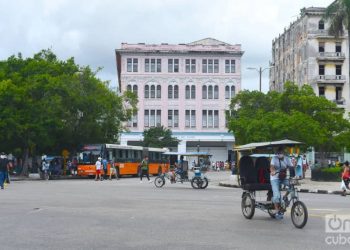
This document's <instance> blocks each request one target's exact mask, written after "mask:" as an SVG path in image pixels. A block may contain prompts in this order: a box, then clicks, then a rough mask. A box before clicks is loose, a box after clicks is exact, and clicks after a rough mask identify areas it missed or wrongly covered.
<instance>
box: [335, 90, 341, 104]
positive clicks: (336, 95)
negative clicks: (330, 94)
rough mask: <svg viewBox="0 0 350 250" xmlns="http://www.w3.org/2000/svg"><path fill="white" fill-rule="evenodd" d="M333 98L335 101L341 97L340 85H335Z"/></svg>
mask: <svg viewBox="0 0 350 250" xmlns="http://www.w3.org/2000/svg"><path fill="white" fill-rule="evenodd" d="M335 99H336V100H337V101H338V100H341V99H342V87H335Z"/></svg>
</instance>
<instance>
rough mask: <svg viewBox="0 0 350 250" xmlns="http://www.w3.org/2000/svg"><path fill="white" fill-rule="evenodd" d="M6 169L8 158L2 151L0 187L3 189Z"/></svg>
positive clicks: (0, 155) (0, 157)
mask: <svg viewBox="0 0 350 250" xmlns="http://www.w3.org/2000/svg"><path fill="white" fill-rule="evenodd" d="M7 169H8V160H7V157H6V154H5V153H4V152H2V153H1V154H0V187H1V189H4V183H5V178H6V172H7Z"/></svg>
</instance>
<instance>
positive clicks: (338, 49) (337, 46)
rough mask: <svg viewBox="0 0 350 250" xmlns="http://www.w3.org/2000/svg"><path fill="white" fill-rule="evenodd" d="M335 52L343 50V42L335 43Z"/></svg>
mask: <svg viewBox="0 0 350 250" xmlns="http://www.w3.org/2000/svg"><path fill="white" fill-rule="evenodd" d="M335 52H337V53H340V52H341V43H340V42H337V43H335Z"/></svg>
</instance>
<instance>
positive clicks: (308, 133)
mask: <svg viewBox="0 0 350 250" xmlns="http://www.w3.org/2000/svg"><path fill="white" fill-rule="evenodd" d="M230 111H231V112H230V113H231V117H228V118H229V125H228V127H229V130H230V131H232V132H233V133H234V135H235V138H236V143H237V144H245V143H250V142H258V141H270V140H280V139H284V138H289V139H294V140H299V141H302V142H304V143H306V146H314V147H316V149H317V150H319V151H321V152H329V151H331V150H339V149H341V148H342V147H344V146H347V147H348V145H347V144H349V142H348V143H347V144H345V142H346V141H350V140H349V139H350V137H349V134H350V132H349V131H350V123H349V121H348V120H346V119H344V118H343V116H344V111H343V109H340V108H337V106H336V104H335V103H333V102H331V101H328V100H327V99H325V98H324V97H317V96H316V95H315V94H314V92H313V90H312V88H311V87H310V86H309V85H303V87H301V88H298V86H296V85H294V84H292V83H286V84H285V91H284V92H283V93H277V92H269V93H267V94H263V93H260V92H257V91H252V92H250V91H242V92H240V93H239V94H238V95H237V96H236V97H235V98H234V99H232V101H231V106H230Z"/></svg>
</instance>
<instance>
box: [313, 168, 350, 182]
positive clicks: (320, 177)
mask: <svg viewBox="0 0 350 250" xmlns="http://www.w3.org/2000/svg"><path fill="white" fill-rule="evenodd" d="M342 172H343V169H342V168H341V167H333V168H314V169H313V170H312V171H311V180H313V181H340V180H341V173H342Z"/></svg>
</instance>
